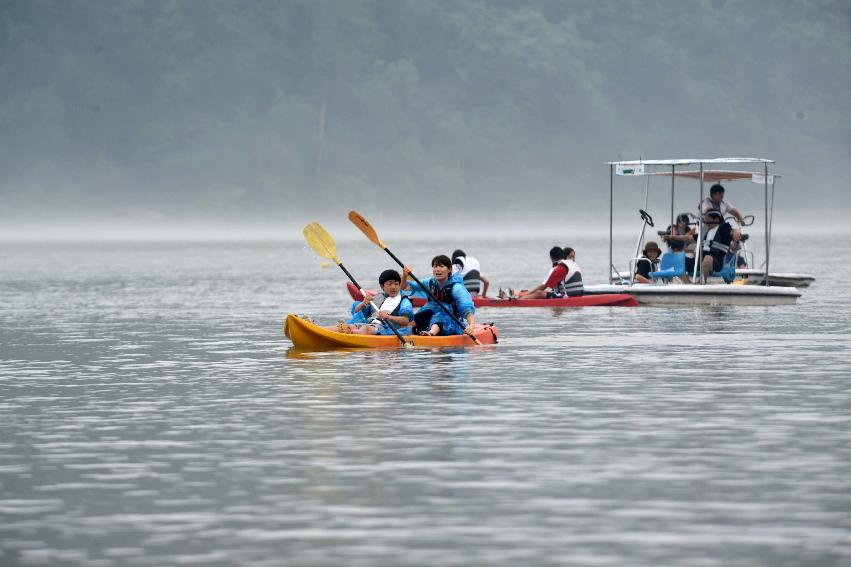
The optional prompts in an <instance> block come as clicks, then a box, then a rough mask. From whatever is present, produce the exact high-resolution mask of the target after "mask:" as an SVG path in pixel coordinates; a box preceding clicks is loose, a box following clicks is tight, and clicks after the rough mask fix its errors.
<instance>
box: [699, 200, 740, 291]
mask: <svg viewBox="0 0 851 567" xmlns="http://www.w3.org/2000/svg"><path fill="white" fill-rule="evenodd" d="M704 223H705V224H706V236H704V240H703V250H702V253H703V260H702V261H701V264H700V274H701V276H700V277H701V281H702V282H703V283H706V279H707V278H708V277H709V275H710V274H711V273H712V272H720V271H721V270H722V269H723V267H724V262H725V260H726V259H728V258H729V257H730V256H729V255H730V254H735V253H736V251H737V250H738V249H739V242H740V241H741V239H742V231H741V230H739V229H738V228H733V226H732V225H731V224H730V223H728V222H726V221H725V220H724V217H723V215H722V214H721V211H719V210H717V209H710V210H709V211H708V212H707V213H706V214H705V215H704Z"/></svg>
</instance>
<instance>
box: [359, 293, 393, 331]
mask: <svg viewBox="0 0 851 567" xmlns="http://www.w3.org/2000/svg"><path fill="white" fill-rule="evenodd" d="M379 302H380V303H379ZM372 303H374V304H375V305H376V306H377V307H378V311H388V312H389V313H390V315H398V314H399V306H400V305H401V304H402V294H401V293H400V294H398V295H397V296H396V297H387V296H386V295H384V293H383V292H378V293H377V294H375V296H374V297H373V298H372ZM374 311H375V309H372V306H371V305H370V314H369V317H367V322H368V323H369V324H374V323H376V322H378V323H383V322H384V321H382V320H381V319H379V318H378V313H376V312H374Z"/></svg>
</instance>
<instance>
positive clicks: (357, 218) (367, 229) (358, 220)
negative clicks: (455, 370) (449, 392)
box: [349, 211, 482, 345]
mask: <svg viewBox="0 0 851 567" xmlns="http://www.w3.org/2000/svg"><path fill="white" fill-rule="evenodd" d="M349 220H350V221H352V223H353V224H354V225H355V226H356V227H358V228H359V229H360V231H361V232H362V233H364V234H365V235H366V237H367V238H369V240H370V241H371V242H372V243H373V244H377V245H378V247H379V248H381V249H382V250H384V251H385V252H387V253H388V254H390V257H391V258H393V260H394V261H395V262H396V263H397V264H399V265H400V266H401V267H402V269H404V268H405V264H403V263H402V261H401V260H399V258H397V257H396V255H395V254H393V252H391V251H390V250H389V249H388V248H387V246H386V245H385V244H384V243H383V242H382V241H381V239H380V238H378V233H377V232H375V229H374V228H372V225H371V224H369V221H368V220H366V219H365V218H363V216H362V215H361V214H360V213H359V212H357V211H349ZM410 276H411V278H413V280H414V281H415V282H417V285H419V286H420V288H421V289H424V290H425V292H426V293H427V294H428V296H429V297H430V298H431V299H432V301H434V302H435V303H437V305H439V306H440V308H441V309H443V311H444V312H445V313H446V314H447V315H449V316H450V317H452V319H453V320H454V321H455V322H456V323H457V324H458V326H459V327H461V328H462V329H464V332H465V333H466V334H467V336H468V337H470V338H471V339H473V340H474V341H476V344H477V345H481V344H482V343H481V341H480V340H479V339H477V338H476V336H475V335H474V334H473V329H472V328H470V327H467V326H466V325H464V323H462V322H461V320H460V319H458V317H456V316H455V315H454V314H453V313H451V312H450V311H449V310H448V309H447V308H446V307H445V306H444V305H443V304H442V303H441V302H439V301H438V300H437V298H436V297H435V296H434V295H433V294H432V293H431V291H429V289H428V288H427V287H425V286H424V285H423V283H422V282H421V281H420V280H418V279H417V276H415V275H414V274H410ZM352 281H354V280H352ZM355 285H357V284H355Z"/></svg>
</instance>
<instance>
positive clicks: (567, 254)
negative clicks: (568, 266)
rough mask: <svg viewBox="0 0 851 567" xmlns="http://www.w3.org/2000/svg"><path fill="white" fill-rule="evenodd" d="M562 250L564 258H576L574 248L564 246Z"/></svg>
mask: <svg viewBox="0 0 851 567" xmlns="http://www.w3.org/2000/svg"><path fill="white" fill-rule="evenodd" d="M562 252H564V259H565V260H576V250H574V249H573V248H571V247H570V246H565V247H564V250H562Z"/></svg>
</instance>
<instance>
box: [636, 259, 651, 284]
mask: <svg viewBox="0 0 851 567" xmlns="http://www.w3.org/2000/svg"><path fill="white" fill-rule="evenodd" d="M652 267H653V264H652V263H651V262H650V260H648V259H647V258H639V259H638V263H637V264H636V266H635V276H634V279H635V281H637V282H639V283H653V280H651V279H650V271H651V268H652Z"/></svg>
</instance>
